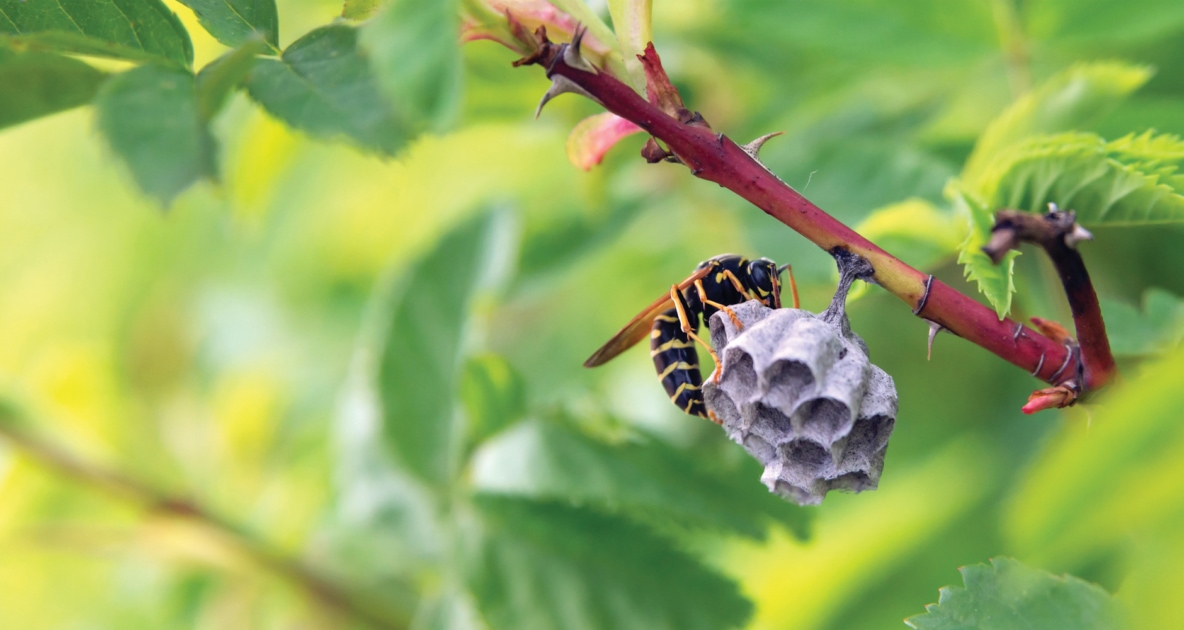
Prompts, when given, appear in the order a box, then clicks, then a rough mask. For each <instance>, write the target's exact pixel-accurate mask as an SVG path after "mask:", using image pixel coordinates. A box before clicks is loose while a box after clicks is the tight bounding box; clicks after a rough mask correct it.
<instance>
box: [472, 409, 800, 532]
mask: <svg viewBox="0 0 1184 630" xmlns="http://www.w3.org/2000/svg"><path fill="white" fill-rule="evenodd" d="M472 478H473V484H474V485H475V486H476V487H477V488H479V489H480V490H482V491H484V492H489V493H499V494H513V495H521V496H527V497H531V498H535V499H554V500H568V501H575V502H577V503H581V504H592V505H596V506H598V507H601V508H604V509H608V510H611V511H615V512H621V513H624V514H627V515H630V516H633V517H637V518H641V519H643V520H646V521H649V522H653V523H655V524H660V525H665V526H667V527H669V526H670V525H672V524H673V525H675V526H677V527H686V528H708V529H714V530H717V531H727V532H731V533H735V534H740V535H743V536H748V537H751V538H760V537H762V536H763V535H764V534H765V532H766V531H767V530H768V526H769V524H770V523H774V522H775V523H779V524H781V525H782V526H785V527H787V528H790V529H793V530H796V531H797V533H798V534H799V535H802V534H803V532H804V530H805V511H804V510H801V509H798V508H795V507H794V506H790V505H788V504H786V503H785V502H783V501H781V500H779V499H777V498H776V497H774V496H772V495H770V494H769V493H768V491H767V490H766V489H765V488H764V486H762V485H761V484H760V481H759V479H760V472H759V470H758V471H756V472H753V474H752V475H751V476H750V477H743V476H739V475H733V476H724V477H721V476H719V475H717V474H714V473H713V472H712V471H710V470H708V469H706V468H705V467H704V466H703V465H701V464H699V463H698V462H696V461H695V460H692V459H690V458H688V457H687V456H685V455H683V454H682V453H680V452H678V451H676V450H674V449H672V448H670V447H668V446H664V445H662V444H661V443H660V442H657V441H655V440H647V441H645V442H639V443H626V444H616V445H610V444H607V443H604V442H601V441H598V440H596V439H593V438H592V437H590V436H587V435H584V434H583V433H581V432H579V431H578V430H576V429H574V428H569V427H566V426H564V425H562V424H560V423H558V422H555V421H552V422H543V421H531V422H526V423H523V424H521V425H519V426H517V427H515V428H514V429H512V430H510V431H507V432H505V433H503V434H501V435H500V436H498V437H497V438H494V439H493V440H492V441H490V442H487V443H486V444H485V445H484V446H482V447H481V449H480V450H479V451H478V452H477V454H476V455H475V456H474V459H473V464H472Z"/></svg>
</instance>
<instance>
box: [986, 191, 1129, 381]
mask: <svg viewBox="0 0 1184 630" xmlns="http://www.w3.org/2000/svg"><path fill="white" fill-rule="evenodd" d="M1092 238H1093V236H1092V235H1091V234H1090V233H1089V232H1087V231H1085V229H1083V228H1082V227H1081V226H1080V225H1078V224H1077V221H1076V215H1075V214H1074V213H1073V212H1071V211H1070V212H1061V211H1059V210H1057V209H1056V206H1055V205H1052V204H1050V210H1049V212H1048V213H1047V214H1043V215H1041V214H1033V213H1031V212H1023V211H1020V210H1000V211H999V212H998V213H996V214H995V227H994V228H992V230H991V240H990V242H989V243H987V245H986V247H983V252H985V253H986V254H987V255H988V256H990V257H991V260H993V261H995V262H999V260H1001V259H1002V257H1003V255H1004V254H1005V253H1007V251H1008V250H1010V249H1015V248H1016V247H1018V245H1019V243H1021V242H1025V243H1033V244H1035V245H1039V246H1040V247H1041V248H1043V249H1044V251H1045V253H1047V254H1048V257H1049V259H1050V260H1052V264H1053V266H1054V267H1056V270H1057V274H1058V275H1059V276H1060V277H1061V284H1063V285H1064V287H1065V297H1067V298H1068V300H1069V308H1070V310H1071V311H1072V313H1073V325H1074V327H1075V328H1076V329H1077V344H1079V346H1080V348H1081V362H1080V368H1081V375H1080V379H1081V380H1080V384H1081V386H1082V387H1083V388H1084V389H1085V390H1086V391H1088V390H1092V389H1096V388H1098V387H1101V386H1103V385H1105V384H1106V383H1108V382H1110V380H1111V379H1113V378H1114V375H1115V373H1116V371H1117V368H1116V366H1115V364H1114V355H1113V354H1111V352H1110V340H1109V338H1108V337H1107V336H1106V322H1105V321H1103V320H1102V309H1101V307H1100V306H1099V305H1098V295H1097V294H1096V293H1095V292H1094V287H1093V284H1092V283H1091V282H1090V279H1089V273H1088V272H1087V271H1086V270H1085V261H1084V260H1082V258H1081V254H1080V253H1079V252H1078V251H1077V243H1078V242H1080V241H1083V240H1089V239H1092ZM1054 378H1056V379H1057V381H1055V384H1061V383H1064V382H1065V381H1070V380H1075V379H1077V378H1078V374H1077V371H1076V370H1065V369H1062V370H1060V371H1059V372H1058V373H1057V374H1056V376H1055V377H1054Z"/></svg>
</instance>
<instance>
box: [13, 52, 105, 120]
mask: <svg viewBox="0 0 1184 630" xmlns="http://www.w3.org/2000/svg"><path fill="white" fill-rule="evenodd" d="M106 77H107V75H106V74H105V73H103V72H100V71H98V70H95V69H94V68H92V67H90V66H89V65H87V64H85V63H83V62H81V61H78V60H77V59H70V58H68V57H62V56H59V55H51V54H47V53H40V52H15V51H12V50H9V49H8V48H5V47H4V45H3V43H0V85H2V86H4V87H3V89H0V128H4V127H11V126H12V125H16V124H18V123H22V122H25V121H27V120H33V119H34V118H40V117H42V116H48V115H49V114H53V113H56V112H60V111H65V110H67V109H70V108H72V107H78V106H79V105H85V104H86V103H89V102H90V100H91V99H92V98H94V96H95V93H96V92H98V90H99V85H101V84H102V83H103V79H105V78H106Z"/></svg>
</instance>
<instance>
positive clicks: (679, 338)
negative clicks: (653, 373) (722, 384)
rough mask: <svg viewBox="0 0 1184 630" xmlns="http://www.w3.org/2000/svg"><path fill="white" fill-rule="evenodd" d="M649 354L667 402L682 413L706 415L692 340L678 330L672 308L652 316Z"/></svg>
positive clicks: (676, 317) (701, 382)
mask: <svg viewBox="0 0 1184 630" xmlns="http://www.w3.org/2000/svg"><path fill="white" fill-rule="evenodd" d="M697 319H698V318H697V317H696V320H697ZM650 356H651V357H653V359H654V368H655V369H656V370H657V371H658V378H659V379H661V381H662V386H663V387H665V388H666V394H667V395H668V396H670V401H671V402H673V403H674V404H675V405H676V406H677V407H678V408H679V409H682V410H683V411H685V412H686V413H689V414H691V415H693V416H701V417H703V418H706V417H707V407H706V406H705V405H704V404H703V376H702V374H701V373H700V372H699V354H698V353H697V352H695V342H694V341H692V340H691V338H690V337H688V336H687V334H686V333H685V332H683V331H682V326H681V325H680V324H679V322H678V311H676V310H675V309H670V310H668V311H666V312H664V313H662V314H660V315H658V316H657V318H655V319H654V325H653V328H652V329H651V330H650Z"/></svg>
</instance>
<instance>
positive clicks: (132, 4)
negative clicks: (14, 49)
mask: <svg viewBox="0 0 1184 630" xmlns="http://www.w3.org/2000/svg"><path fill="white" fill-rule="evenodd" d="M2 36H7V38H9V39H11V40H12V41H15V42H19V43H21V44H23V45H26V46H29V47H33V48H46V49H51V50H59V51H62V52H74V53H80V54H85V55H103V56H110V57H117V58H125V59H131V60H136V61H140V60H145V59H156V60H161V61H168V62H171V63H174V64H177V65H180V66H185V67H189V65H190V64H192V63H193V44H192V43H190V41H189V33H188V32H187V31H186V30H185V27H184V26H182V25H181V21H180V20H179V19H177V16H176V15H174V14H173V12H172V11H169V10H168V8H167V7H165V5H164V3H162V2H160V0H108V1H107V2H96V1H95V0H0V37H2Z"/></svg>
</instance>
